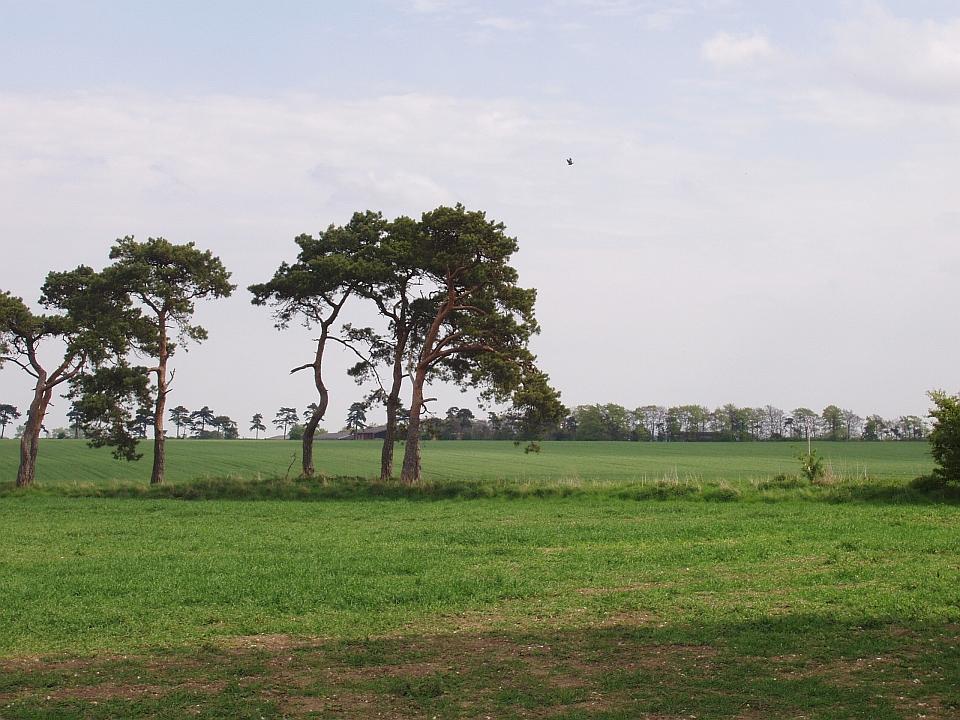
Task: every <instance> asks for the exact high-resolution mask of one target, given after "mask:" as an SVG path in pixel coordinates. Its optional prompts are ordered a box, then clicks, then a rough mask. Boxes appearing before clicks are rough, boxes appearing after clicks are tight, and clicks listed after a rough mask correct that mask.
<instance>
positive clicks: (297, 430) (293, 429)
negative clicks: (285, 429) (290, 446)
mask: <svg viewBox="0 0 960 720" xmlns="http://www.w3.org/2000/svg"><path fill="white" fill-rule="evenodd" d="M303 429H304V428H303V425H299V424H298V425H291V426H290V432H289V433H288V434H287V439H288V440H303Z"/></svg>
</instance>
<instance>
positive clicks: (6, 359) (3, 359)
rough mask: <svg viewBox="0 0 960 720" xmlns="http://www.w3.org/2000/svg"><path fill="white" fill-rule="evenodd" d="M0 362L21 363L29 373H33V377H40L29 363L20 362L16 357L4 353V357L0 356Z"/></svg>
mask: <svg viewBox="0 0 960 720" xmlns="http://www.w3.org/2000/svg"><path fill="white" fill-rule="evenodd" d="M0 362H12V363H13V364H14V365H19V366H20V367H21V368H22V369H23V370H25V371H26V372H27V373H28V374H30V375H32V376H33V377H35V378H39V377H40V376H39V375H37V373H36V372H35V371H34V370H33V369H32V368H31V367H30V366H29V365H27V364H26V363H22V362H20V361H19V360H17V359H16V358H15V357H10V356H9V355H4V356H3V357H0Z"/></svg>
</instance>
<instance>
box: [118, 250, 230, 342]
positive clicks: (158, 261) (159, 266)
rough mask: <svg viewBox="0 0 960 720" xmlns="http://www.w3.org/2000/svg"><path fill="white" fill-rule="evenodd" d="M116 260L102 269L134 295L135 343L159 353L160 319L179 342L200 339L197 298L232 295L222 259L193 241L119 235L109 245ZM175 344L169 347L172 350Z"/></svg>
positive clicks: (162, 330) (123, 290)
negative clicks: (181, 242) (196, 321)
mask: <svg viewBox="0 0 960 720" xmlns="http://www.w3.org/2000/svg"><path fill="white" fill-rule="evenodd" d="M110 259H111V260H113V261H114V262H113V264H112V265H110V266H109V267H107V268H106V269H105V270H104V276H105V278H106V280H107V282H108V283H109V285H110V286H111V287H112V288H114V289H115V290H116V291H117V292H120V293H122V294H124V295H126V296H127V297H132V298H134V299H136V300H137V301H138V303H139V307H137V306H134V309H135V311H136V312H137V320H138V323H139V325H138V332H137V334H136V336H135V342H136V344H137V345H138V347H139V348H140V349H141V350H143V351H145V352H147V353H148V354H150V355H154V356H156V353H157V352H158V349H159V344H160V336H161V335H162V334H165V332H166V331H165V328H163V327H161V322H162V321H161V320H160V318H161V317H162V318H163V321H165V322H166V323H168V324H170V325H172V326H173V327H174V328H175V330H176V332H177V336H178V337H179V338H180V340H181V341H186V340H192V341H195V342H199V341H202V340H205V339H206V338H207V331H206V330H205V329H204V328H203V327H201V326H200V325H194V324H192V322H191V321H192V318H193V313H194V310H195V306H196V301H197V300H200V299H205V298H223V297H229V296H230V294H231V293H232V292H233V290H234V289H235V288H236V286H235V285H232V284H231V283H230V273H229V272H228V271H227V270H226V268H225V267H224V266H223V263H222V262H221V261H220V259H219V258H217V257H215V256H214V255H213V253H211V252H210V251H209V250H198V249H197V247H196V245H195V244H194V243H192V242H190V243H186V244H184V245H176V244H174V243H171V242H170V241H168V240H165V239H164V238H147V240H146V241H145V242H137V241H136V240H135V239H134V238H133V236H127V237H124V238H121V239H119V240H117V242H116V244H115V245H114V246H113V247H112V248H111V249H110ZM174 349H175V348H174V344H173V343H170V344H168V346H167V352H168V354H173V352H174Z"/></svg>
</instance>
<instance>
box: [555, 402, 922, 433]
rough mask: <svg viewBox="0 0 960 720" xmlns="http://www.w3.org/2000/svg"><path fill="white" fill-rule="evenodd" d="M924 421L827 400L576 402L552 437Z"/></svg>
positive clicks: (892, 429)
mask: <svg viewBox="0 0 960 720" xmlns="http://www.w3.org/2000/svg"><path fill="white" fill-rule="evenodd" d="M928 433H929V425H928V423H927V422H926V420H924V419H923V418H921V417H919V416H917V415H903V416H900V417H898V418H891V419H888V418H883V417H881V416H880V415H875V414H874V415H868V416H866V417H862V416H860V415H858V414H857V413H855V412H853V411H852V410H847V409H843V408H840V407H839V406H837V405H828V406H827V407H825V408H823V410H821V411H820V412H816V411H814V410H811V409H810V408H806V407H798V408H794V409H793V410H790V411H785V410H783V409H781V408H778V407H775V406H773V405H766V406H764V407H758V408H752V407H737V406H736V405H732V404H727V405H723V406H722V407H718V408H714V409H712V410H711V409H710V408H708V407H705V406H703V405H675V406H672V407H665V406H663V405H643V406H641V407H638V408H636V409H634V410H628V409H627V408H625V407H623V406H622V405H616V404H612V403H610V404H605V405H600V404H597V405H580V406H578V407H576V408H574V409H573V412H572V413H571V414H570V415H569V416H568V417H567V418H565V419H564V421H563V423H562V425H561V427H559V428H557V429H556V430H555V432H554V433H553V435H552V436H553V437H554V438H555V439H558V440H636V441H649V442H657V441H660V442H679V441H691V442H709V441H727V442H729V441H735V442H744V441H758V440H797V439H807V438H814V439H819V440H923V439H925V438H926V437H927V435H928Z"/></svg>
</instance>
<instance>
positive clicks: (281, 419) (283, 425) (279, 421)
mask: <svg viewBox="0 0 960 720" xmlns="http://www.w3.org/2000/svg"><path fill="white" fill-rule="evenodd" d="M299 418H300V415H299V414H298V413H297V409H296V408H294V407H281V408H280V409H279V410H278V411H277V414H276V416H275V417H274V418H273V424H274V426H275V427H276V428H277V429H280V430H282V431H283V437H284V438H286V437H287V428H288V427H290V426H291V425H296V424H297V421H298V420H299ZM300 438H301V439H302V438H303V435H301V436H300Z"/></svg>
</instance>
